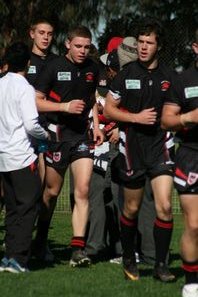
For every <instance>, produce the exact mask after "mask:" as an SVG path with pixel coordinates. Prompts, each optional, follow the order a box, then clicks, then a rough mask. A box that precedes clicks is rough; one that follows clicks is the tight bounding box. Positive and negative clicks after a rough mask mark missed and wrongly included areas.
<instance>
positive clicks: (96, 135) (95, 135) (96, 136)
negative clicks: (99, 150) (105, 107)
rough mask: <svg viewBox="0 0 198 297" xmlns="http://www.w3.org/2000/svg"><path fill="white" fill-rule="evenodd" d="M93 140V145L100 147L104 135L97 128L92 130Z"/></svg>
mask: <svg viewBox="0 0 198 297" xmlns="http://www.w3.org/2000/svg"><path fill="white" fill-rule="evenodd" d="M93 139H94V142H95V145H101V144H102V143H103V141H104V134H103V132H102V131H101V130H100V129H99V128H94V129H93Z"/></svg>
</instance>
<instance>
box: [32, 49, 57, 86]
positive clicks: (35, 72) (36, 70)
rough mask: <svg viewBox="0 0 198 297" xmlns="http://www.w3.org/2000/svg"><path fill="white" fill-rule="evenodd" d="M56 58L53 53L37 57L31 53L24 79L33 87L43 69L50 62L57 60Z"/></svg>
mask: <svg viewBox="0 0 198 297" xmlns="http://www.w3.org/2000/svg"><path fill="white" fill-rule="evenodd" d="M57 57H58V56H57V55H55V54H54V53H48V54H47V55H46V56H39V55H36V54H34V53H31V57H30V66H29V68H28V72H27V75H26V78H27V80H28V82H29V83H30V84H31V85H32V86H35V83H36V80H37V79H38V78H39V75H40V73H41V71H42V70H43V67H44V66H45V65H46V64H47V63H48V62H49V61H51V60H53V59H55V58H57Z"/></svg>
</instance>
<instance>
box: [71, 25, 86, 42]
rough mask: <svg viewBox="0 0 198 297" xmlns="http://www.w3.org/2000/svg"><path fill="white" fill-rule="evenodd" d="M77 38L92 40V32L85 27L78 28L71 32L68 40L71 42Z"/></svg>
mask: <svg viewBox="0 0 198 297" xmlns="http://www.w3.org/2000/svg"><path fill="white" fill-rule="evenodd" d="M75 37H84V38H89V39H90V40H91V39H92V35H91V31H90V30H89V29H88V28H87V27H85V26H77V27H75V28H72V29H71V30H69V32H68V34H67V38H68V39H69V40H70V41H71V40H72V39H73V38H75Z"/></svg>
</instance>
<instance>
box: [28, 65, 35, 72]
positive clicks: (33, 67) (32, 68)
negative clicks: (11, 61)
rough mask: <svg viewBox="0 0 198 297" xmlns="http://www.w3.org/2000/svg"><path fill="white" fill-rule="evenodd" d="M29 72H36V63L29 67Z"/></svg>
mask: <svg viewBox="0 0 198 297" xmlns="http://www.w3.org/2000/svg"><path fill="white" fill-rule="evenodd" d="M28 74H36V66H35V65H30V67H29V68H28Z"/></svg>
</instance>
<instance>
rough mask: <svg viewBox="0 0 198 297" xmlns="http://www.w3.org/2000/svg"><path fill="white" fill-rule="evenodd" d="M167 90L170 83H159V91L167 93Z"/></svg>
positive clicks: (164, 81)
mask: <svg viewBox="0 0 198 297" xmlns="http://www.w3.org/2000/svg"><path fill="white" fill-rule="evenodd" d="M169 88H170V81H168V80H163V81H162V82H161V90H162V91H163V92H165V91H167V90H168V89H169Z"/></svg>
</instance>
